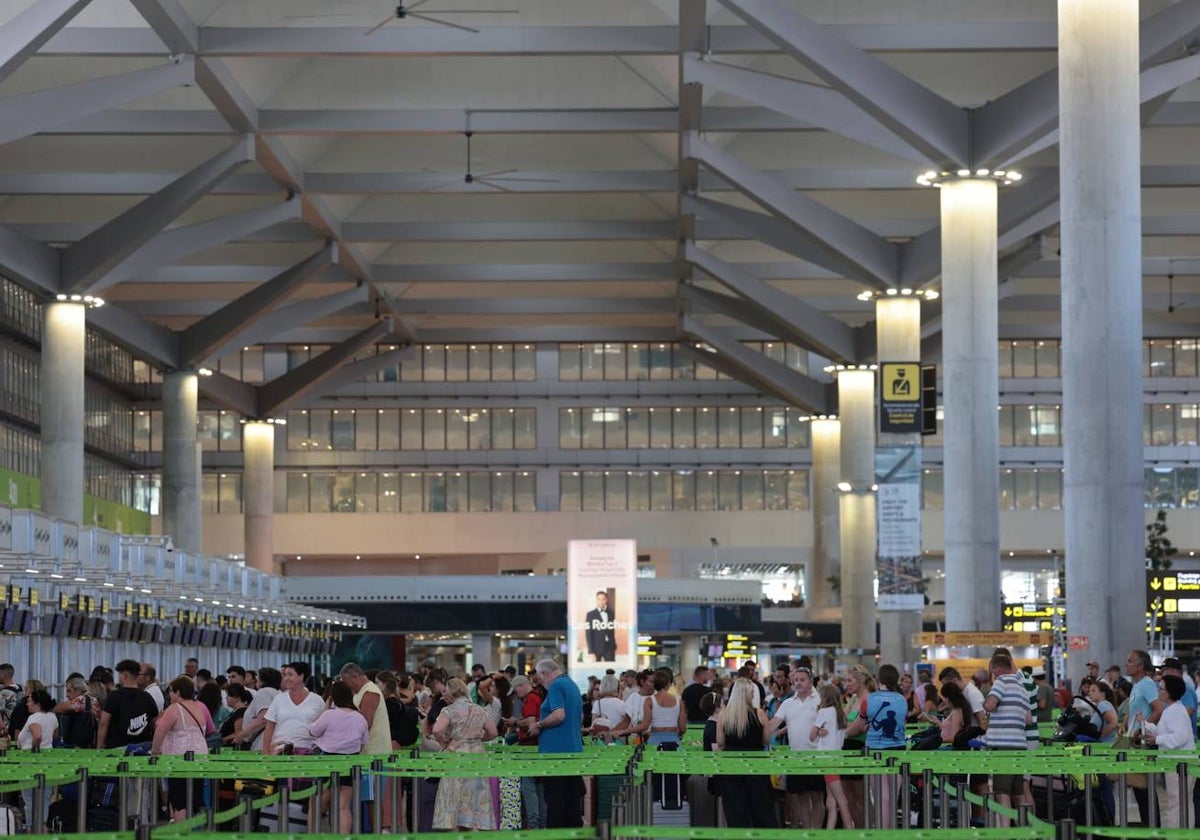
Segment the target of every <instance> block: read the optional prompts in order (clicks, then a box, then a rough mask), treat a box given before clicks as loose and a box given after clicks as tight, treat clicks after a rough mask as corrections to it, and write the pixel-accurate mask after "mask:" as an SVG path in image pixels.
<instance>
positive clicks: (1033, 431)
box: [1000, 405, 1062, 446]
mask: <svg viewBox="0 0 1200 840" xmlns="http://www.w3.org/2000/svg"><path fill="white" fill-rule="evenodd" d="M1000 445H1001V446H1062V407H1061V406H1058V405H1002V406H1000Z"/></svg>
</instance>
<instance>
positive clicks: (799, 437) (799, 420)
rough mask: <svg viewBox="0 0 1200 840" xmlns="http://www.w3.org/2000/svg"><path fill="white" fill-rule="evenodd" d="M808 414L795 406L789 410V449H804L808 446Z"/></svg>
mask: <svg viewBox="0 0 1200 840" xmlns="http://www.w3.org/2000/svg"><path fill="white" fill-rule="evenodd" d="M807 417H808V413H807V412H806V411H804V410H802V409H799V408H796V407H795V406H789V407H788V409H787V445H788V449H803V448H804V447H806V446H808V422H809V421H808V420H807Z"/></svg>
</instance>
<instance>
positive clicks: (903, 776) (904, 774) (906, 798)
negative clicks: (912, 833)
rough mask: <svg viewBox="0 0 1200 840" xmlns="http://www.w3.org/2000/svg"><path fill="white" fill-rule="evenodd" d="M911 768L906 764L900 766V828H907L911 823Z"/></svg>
mask: <svg viewBox="0 0 1200 840" xmlns="http://www.w3.org/2000/svg"><path fill="white" fill-rule="evenodd" d="M911 814H912V766H911V765H909V764H908V763H907V762H904V763H902V764H901V765H900V828H901V829H902V830H903V829H905V828H908V827H909V823H910V822H911V821H912V816H911Z"/></svg>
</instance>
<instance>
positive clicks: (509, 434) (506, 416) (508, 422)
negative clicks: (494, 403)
mask: <svg viewBox="0 0 1200 840" xmlns="http://www.w3.org/2000/svg"><path fill="white" fill-rule="evenodd" d="M515 414H516V409H515V408H498V409H496V410H495V411H489V412H488V414H487V416H489V417H491V423H492V448H493V449H512V448H513V416H514V415H515Z"/></svg>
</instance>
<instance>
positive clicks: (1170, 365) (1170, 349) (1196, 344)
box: [1142, 338, 1200, 377]
mask: <svg viewBox="0 0 1200 840" xmlns="http://www.w3.org/2000/svg"><path fill="white" fill-rule="evenodd" d="M1198 352H1200V339H1195V338H1151V339H1147V340H1145V341H1143V342H1142V375H1143V376H1155V377H1156V376H1200V364H1198V362H1197V354H1198Z"/></svg>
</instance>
